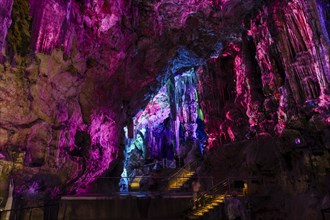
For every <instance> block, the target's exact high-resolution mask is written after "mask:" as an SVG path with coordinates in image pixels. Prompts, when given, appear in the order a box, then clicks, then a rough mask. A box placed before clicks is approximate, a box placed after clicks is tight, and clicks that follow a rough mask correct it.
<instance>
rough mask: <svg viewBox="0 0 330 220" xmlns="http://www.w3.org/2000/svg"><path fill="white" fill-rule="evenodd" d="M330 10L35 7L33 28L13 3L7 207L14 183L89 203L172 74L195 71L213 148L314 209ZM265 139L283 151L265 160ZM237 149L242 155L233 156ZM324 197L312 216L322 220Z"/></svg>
mask: <svg viewBox="0 0 330 220" xmlns="http://www.w3.org/2000/svg"><path fill="white" fill-rule="evenodd" d="M25 3H26V2H25ZM13 4H14V6H13V7H12V5H13ZM18 6H21V7H18ZM329 7H330V6H329V3H327V1H325V0H317V1H316V0H312V1H307V0H279V1H244V2H243V1H238V0H213V1H211V0H204V1H203V0H189V1H181V0H180V1H174V0H173V1H167V0H166V1H165V0H161V1H144V0H143V1H135V0H134V1H133V0H129V1H126V0H119V1H103V0H91V1H89V0H84V1H75V0H72V1H62V0H42V1H37V0H30V1H29V15H30V16H31V17H30V16H28V15H27V6H24V5H22V4H20V1H19V0H15V2H13V1H10V0H0V12H1V13H0V24H1V25H2V26H0V48H1V49H2V48H4V52H3V54H1V55H0V61H1V64H0V168H1V169H0V178H1V179H4V180H6V183H3V184H2V183H1V184H2V185H1V191H0V193H1V195H0V196H2V195H3V197H6V196H7V195H6V188H7V187H8V181H7V180H8V179H9V175H10V172H12V177H13V179H14V183H15V191H16V193H18V194H19V195H23V197H24V198H29V197H31V196H32V197H33V196H35V195H38V196H40V197H42V198H46V197H56V196H58V195H62V194H64V193H68V192H81V191H83V190H84V188H86V185H88V184H89V183H90V182H92V181H93V180H94V179H95V178H96V177H98V176H101V175H102V174H103V173H104V172H105V171H107V170H108V171H109V172H111V169H112V167H113V166H115V164H116V160H117V158H120V159H121V158H122V156H121V152H122V150H123V149H122V148H123V146H122V145H120V144H119V143H120V142H122V141H123V140H119V139H120V137H122V134H121V133H122V128H123V127H124V126H126V125H127V124H129V122H130V121H131V117H133V116H134V115H135V114H136V113H137V112H138V111H139V110H140V109H141V108H144V107H145V106H146V105H147V103H148V101H150V99H151V97H153V95H155V94H156V93H157V92H158V90H159V89H160V88H161V86H163V85H164V83H165V82H166V80H167V79H168V78H169V77H170V76H171V74H176V75H179V74H181V73H183V72H185V71H187V70H190V69H191V70H192V71H194V72H195V73H196V74H197V81H198V82H197V84H198V86H197V93H198V99H199V104H200V107H201V109H202V110H203V113H204V119H205V120H204V121H205V124H206V132H207V135H208V138H209V139H208V140H209V141H208V142H209V145H208V148H209V149H212V148H214V149H218V148H220V149H221V147H222V146H224V145H225V146H231V147H233V149H234V153H233V152H232V155H231V156H230V160H229V159H228V160H227V159H225V160H223V161H222V162H221V163H226V161H227V162H231V161H232V163H233V164H232V167H235V166H237V167H239V169H237V170H235V172H237V173H241V175H243V176H244V175H245V176H251V175H252V176H253V175H257V174H261V175H263V172H265V170H269V169H270V168H272V167H271V165H272V163H273V162H274V163H276V161H281V163H282V162H283V161H284V162H283V164H286V165H285V166H284V165H283V164H281V165H283V166H282V168H281V169H275V170H273V171H272V172H273V173H274V176H275V177H274V179H276V180H277V181H278V183H277V185H276V184H275V186H271V188H272V189H275V188H276V187H277V188H279V189H280V190H281V192H283V193H289V194H290V195H291V196H292V199H291V200H290V204H294V203H295V201H296V200H299V199H303V198H305V197H310V198H312V197H313V195H312V194H311V193H310V191H309V190H310V189H313V187H314V186H315V184H314V183H313V184H314V185H313V184H312V183H311V184H310V182H313V181H319V182H321V186H322V187H321V188H320V190H319V191H320V192H321V193H320V195H324V194H325V192H326V189H325V188H326V183H325V179H326V178H327V176H328V171H329V170H327V169H328V168H329V167H328V165H327V161H328V159H329V156H328V153H327V152H325V153H324V151H327V150H328V149H329V148H330V145H329V143H330V140H329V124H330V112H329V101H330V100H329V95H330V94H329V93H330V88H329V81H330V64H329V56H330V53H329V51H330V47H329V33H330V31H329V27H330V25H329V22H330V16H329V15H330V8H329ZM11 8H13V13H12V14H11ZM10 16H12V19H11V18H10ZM18 18H19V19H18ZM11 20H13V25H12V26H11V27H10V28H11V29H9V30H8V28H9V26H10V24H11ZM29 31H31V32H29ZM7 32H8V33H9V34H8V35H7ZM27 32H28V33H27ZM6 42H7V43H6ZM182 51H184V53H182ZM182 54H183V55H182ZM188 93H189V95H190V96H194V92H192V91H190V92H187V94H188ZM181 111H182V112H179V113H178V114H181V116H182V117H184V112H186V111H185V110H184V109H181ZM190 113H191V112H190ZM191 114H194V115H195V114H196V113H195V112H193V113H191ZM189 123H190V121H189ZM191 124H194V122H192V121H191ZM187 127H189V125H188V121H187ZM194 129H196V128H192V130H194ZM257 138H266V140H268V141H269V142H270V143H274V146H272V144H269V143H267V141H261V142H260V143H258V146H257V147H255V145H254V144H255V142H256V140H257ZM267 138H269V139H267ZM236 141H243V142H241V143H243V144H242V146H238V145H237V146H236V145H235V144H233V145H230V144H229V143H231V142H234V143H235V142H236ZM226 144H229V145H226ZM295 147H298V148H306V149H310V152H309V151H308V152H305V151H307V150H304V151H303V152H302V153H297V152H296V151H295V150H292V149H293V148H295ZM236 148H237V151H235V149H236ZM243 148H244V151H243V153H242V152H240V149H243ZM259 148H260V149H259ZM320 151H322V152H323V154H322V155H318V153H317V152H320ZM256 152H260V154H259V155H256ZM315 152H316V153H315ZM310 155H312V156H311V157H310V158H309V156H310ZM220 157H221V158H220V159H224V158H223V157H225V156H220ZM287 158H291V159H290V160H292V161H291V162H288V161H287V160H289V159H287ZM306 158H309V160H314V162H313V163H314V164H315V165H313V166H310V165H309V164H306ZM243 160H245V162H246V166H245V165H244V166H245V167H244V166H243V165H242V166H243V168H241V167H240V165H241V163H242V161H243ZM215 164H217V162H215ZM237 164H238V165H237ZM288 164H291V165H292V166H290V165H288ZM218 166H219V167H221V166H222V165H221V164H220V165H219V164H217V165H216V166H214V167H218ZM221 172H222V171H221ZM223 172H224V173H221V175H219V176H221V177H224V178H225V177H226V175H227V174H228V172H227V173H226V172H225V171H223ZM293 176H294V177H297V180H296V181H294V182H292V183H290V179H293ZM311 176H314V177H313V178H314V179H313V181H312V180H311ZM271 181H272V180H269V182H271ZM277 188H276V189H277ZM313 192H314V191H313ZM267 193H268V194H269V195H271V192H270V191H269V192H267ZM298 194H302V195H299V196H301V198H300V197H299V198H298V197H297V195H298ZM319 197H321V196H319ZM319 197H315V196H314V197H313V198H314V199H315V200H312V201H311V204H308V205H306V207H307V206H308V209H307V210H309V209H310V210H312V211H311V212H310V216H314V214H313V210H316V209H317V208H318V205H316V203H317V202H319V201H320V200H321V199H320V198H319ZM279 198H281V197H276V198H274V201H275V202H276V201H277V199H279ZM329 206H330V204H329ZM286 207H287V210H290V208H288V207H290V205H288V206H286ZM304 207H305V206H304ZM297 212H298V211H297ZM306 216H307V215H306ZM294 218H295V217H292V219H294ZM311 218H312V217H311ZM296 219H297V218H296Z"/></svg>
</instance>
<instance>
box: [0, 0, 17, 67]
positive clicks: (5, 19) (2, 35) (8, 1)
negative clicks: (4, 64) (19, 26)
mask: <svg viewBox="0 0 330 220" xmlns="http://www.w3.org/2000/svg"><path fill="white" fill-rule="evenodd" d="M13 3H14V1H13V0H1V1H0V24H1V26H0V50H1V53H0V61H2V55H3V54H2V50H3V48H4V47H5V46H6V37H7V32H8V29H9V27H10V25H11V22H12V20H11V16H10V15H11V9H12V6H13Z"/></svg>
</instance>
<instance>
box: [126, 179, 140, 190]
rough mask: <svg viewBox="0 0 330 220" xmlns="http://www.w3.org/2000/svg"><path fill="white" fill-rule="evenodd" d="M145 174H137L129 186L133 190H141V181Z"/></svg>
mask: <svg viewBox="0 0 330 220" xmlns="http://www.w3.org/2000/svg"><path fill="white" fill-rule="evenodd" d="M142 177H143V176H135V177H134V179H133V180H132V182H130V184H129V186H130V189H131V190H139V189H140V181H141V180H142Z"/></svg>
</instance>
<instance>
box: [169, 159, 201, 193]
mask: <svg viewBox="0 0 330 220" xmlns="http://www.w3.org/2000/svg"><path fill="white" fill-rule="evenodd" d="M199 163H200V160H196V161H194V162H192V163H189V164H186V165H185V166H184V167H182V168H181V169H180V170H178V171H177V172H176V173H174V174H173V175H172V176H171V177H170V178H169V179H168V185H167V190H168V191H173V190H179V189H180V188H182V187H183V185H184V184H185V183H187V182H188V181H189V180H190V178H191V177H192V176H194V175H195V170H196V168H197V167H198V165H199Z"/></svg>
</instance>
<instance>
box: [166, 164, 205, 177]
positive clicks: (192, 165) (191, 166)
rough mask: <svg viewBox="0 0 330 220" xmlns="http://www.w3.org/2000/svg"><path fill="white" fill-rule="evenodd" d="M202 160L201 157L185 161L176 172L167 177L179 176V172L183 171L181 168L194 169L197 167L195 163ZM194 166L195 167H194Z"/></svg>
mask: <svg viewBox="0 0 330 220" xmlns="http://www.w3.org/2000/svg"><path fill="white" fill-rule="evenodd" d="M201 161H202V160H201V159H197V160H195V161H193V162H191V163H187V164H185V165H184V166H183V167H181V168H180V169H179V170H178V171H177V172H175V173H174V174H173V175H171V176H170V177H169V179H172V178H177V176H179V174H180V173H181V172H182V171H183V170H188V171H191V170H192V169H196V168H197V164H198V163H199V162H201ZM195 166H196V167H195Z"/></svg>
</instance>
